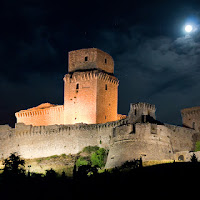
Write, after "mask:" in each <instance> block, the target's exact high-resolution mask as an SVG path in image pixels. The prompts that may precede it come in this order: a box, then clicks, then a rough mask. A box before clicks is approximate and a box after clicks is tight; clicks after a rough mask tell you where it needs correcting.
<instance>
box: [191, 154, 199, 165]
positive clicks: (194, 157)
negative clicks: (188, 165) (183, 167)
mask: <svg viewBox="0 0 200 200" xmlns="http://www.w3.org/2000/svg"><path fill="white" fill-rule="evenodd" d="M190 160H191V162H192V163H197V162H198V160H197V157H196V155H195V154H194V153H193V155H192V156H191V159H190Z"/></svg>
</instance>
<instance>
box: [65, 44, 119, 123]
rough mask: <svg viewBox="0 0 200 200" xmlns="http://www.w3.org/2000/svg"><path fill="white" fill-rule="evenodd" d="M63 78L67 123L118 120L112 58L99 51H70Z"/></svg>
mask: <svg viewBox="0 0 200 200" xmlns="http://www.w3.org/2000/svg"><path fill="white" fill-rule="evenodd" d="M68 60H69V63H68V74H66V75H65V77H64V124H75V123H87V124H98V123H106V122H109V121H116V120H117V119H118V116H117V106H118V79H117V78H116V77H115V76H114V61H113V59H112V57H111V56H110V55H109V54H107V53H105V52H103V51H101V50H99V49H97V48H89V49H80V50H76V51H71V52H69V55H68Z"/></svg>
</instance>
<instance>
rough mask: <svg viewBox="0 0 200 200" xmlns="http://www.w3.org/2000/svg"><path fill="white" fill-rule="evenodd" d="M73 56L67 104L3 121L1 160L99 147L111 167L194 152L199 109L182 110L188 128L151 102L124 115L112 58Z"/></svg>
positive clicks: (83, 52) (87, 52)
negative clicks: (12, 122)
mask: <svg viewBox="0 0 200 200" xmlns="http://www.w3.org/2000/svg"><path fill="white" fill-rule="evenodd" d="M68 56H69V59H68V60H69V63H68V74H66V75H65V76H64V78H63V80H64V105H53V104H50V103H43V104H41V105H39V106H37V107H34V108H30V109H27V110H21V111H19V112H17V113H16V114H15V116H16V118H17V123H16V126H15V128H11V127H9V126H8V125H1V126H0V158H6V157H8V156H9V155H10V153H13V152H18V153H19V154H20V155H21V156H22V157H24V158H39V157H46V156H52V155H60V154H76V153H78V152H79V151H81V150H82V149H83V148H84V147H86V146H95V145H97V146H99V147H103V148H106V149H108V150H109V154H108V158H107V163H106V168H110V167H115V166H119V165H121V164H122V163H123V162H125V161H127V160H129V161H131V160H133V159H138V158H140V157H142V158H143V160H144V161H145V160H171V159H176V158H177V156H178V157H180V156H182V157H184V156H183V155H182V154H181V152H189V151H194V149H195V144H196V142H197V141H200V134H199V131H200V120H199V119H200V107H194V108H187V109H183V110H182V111H181V114H182V118H183V126H184V127H178V126H173V125H168V124H164V123H162V122H159V121H158V120H156V115H155V111H156V108H155V105H151V104H148V103H142V102H140V103H136V104H131V105H130V111H129V113H128V116H125V115H120V114H118V112H117V107H118V85H119V81H118V79H117V78H116V77H115V76H114V61H113V59H112V57H111V56H110V55H109V54H107V53H106V52H103V51H101V50H99V49H97V48H90V49H80V50H76V51H71V52H69V55H68ZM184 155H185V156H186V157H187V156H188V154H187V153H184Z"/></svg>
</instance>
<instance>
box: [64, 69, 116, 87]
mask: <svg viewBox="0 0 200 200" xmlns="http://www.w3.org/2000/svg"><path fill="white" fill-rule="evenodd" d="M93 79H100V80H103V81H105V82H111V83H114V84H116V85H118V84H119V80H118V79H117V78H116V77H115V76H112V75H109V74H107V73H103V72H101V71H99V70H92V71H85V72H74V73H73V74H66V75H65V77H64V79H63V80H64V81H65V82H68V83H76V82H78V81H90V80H93Z"/></svg>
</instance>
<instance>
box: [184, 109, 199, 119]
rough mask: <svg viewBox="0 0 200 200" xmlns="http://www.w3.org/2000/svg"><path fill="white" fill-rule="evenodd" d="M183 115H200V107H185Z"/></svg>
mask: <svg viewBox="0 0 200 200" xmlns="http://www.w3.org/2000/svg"><path fill="white" fill-rule="evenodd" d="M181 115H182V117H185V116H191V115H200V107H199V106H198V107H192V108H185V109H182V110H181Z"/></svg>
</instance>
